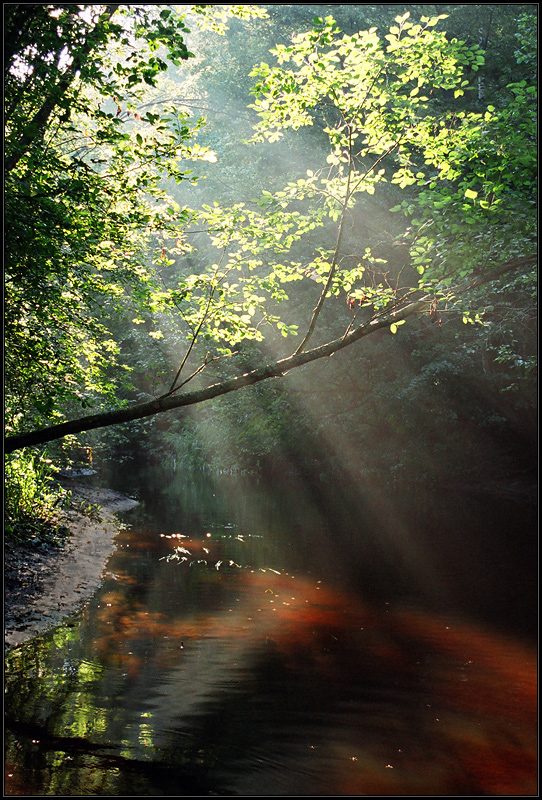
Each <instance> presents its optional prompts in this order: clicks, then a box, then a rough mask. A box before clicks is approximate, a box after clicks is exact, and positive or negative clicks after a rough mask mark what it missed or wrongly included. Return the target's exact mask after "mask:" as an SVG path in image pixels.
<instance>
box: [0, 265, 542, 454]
mask: <svg viewBox="0 0 542 800" xmlns="http://www.w3.org/2000/svg"><path fill="white" fill-rule="evenodd" d="M536 263H537V256H536V255H534V256H528V257H526V258H523V259H517V260H514V261H508V262H506V263H504V264H501V265H499V266H498V267H496V268H495V269H494V270H492V271H491V272H489V273H486V274H484V275H479V276H476V277H475V278H473V279H472V280H471V281H468V282H466V283H464V284H461V285H459V286H457V287H455V288H454V289H453V291H454V294H456V295H457V294H465V293H466V292H467V291H470V290H472V289H474V288H477V287H478V286H482V285H484V284H487V283H490V282H491V281H493V280H495V279H496V278H498V277H500V276H501V275H503V274H505V273H507V272H511V271H512V270H514V269H519V268H520V267H530V266H534V265H535V264H536ZM432 299H433V296H432V295H429V294H427V295H425V296H424V297H422V298H420V299H419V300H416V301H414V302H412V303H409V304H408V305H406V306H404V307H403V308H395V309H393V310H392V311H390V312H389V313H388V314H384V315H382V316H380V317H379V318H378V319H373V320H371V321H369V322H367V323H365V324H363V325H361V326H359V327H358V328H355V329H354V330H353V331H350V333H348V334H347V335H346V336H342V337H341V338H340V339H334V340H333V341H331V342H327V343H326V344H323V345H320V346H319V347H315V348H313V349H312V350H307V351H304V352H301V353H294V355H291V356H288V357H286V358H283V359H280V360H278V361H275V362H273V363H271V364H267V365H265V366H262V367H259V368H258V369H254V370H251V371H250V372H247V373H245V374H244V375H239V376H237V377H235V378H230V379H229V380H225V381H221V382H220V383H215V384H212V385H211V386H208V387H207V388H205V389H198V390H196V391H193V392H187V393H186V394H182V395H179V396H177V395H172V394H167V395H164V396H163V397H158V398H156V399H155V400H151V401H150V402H148V403H139V404H137V405H134V406H130V407H128V408H122V409H117V410H115V411H108V412H103V413H101V414H94V415H92V416H87V417H81V418H79V419H76V420H72V421H69V422H62V423H60V424H58V425H53V426H51V427H50V428H43V429H42V430H38V431H33V432H31V433H23V434H18V435H16V436H10V437H8V438H7V439H6V440H5V452H6V453H11V452H13V451H14V450H19V449H20V448H22V447H32V446H34V445H39V444H45V443H46V442H51V441H54V440H56V439H62V438H63V437H64V436H68V435H70V434H77V433H82V432H83V431H90V430H95V429H96V428H104V427H110V426H111V425H118V424H121V423H124V422H133V421H134V420H137V419H144V418H145V417H152V416H154V415H155V414H161V413H162V412H164V411H172V410H174V409H176V408H183V407H186V406H191V405H197V404H199V403H203V402H205V401H207V400H212V399H214V398H215V397H221V396H222V395H226V394H230V393H231V392H236V391H239V389H243V388H244V387H246V386H253V385H254V384H256V383H260V382H261V381H264V380H268V379H269V378H278V377H282V376H283V375H285V374H286V373H287V372H290V370H293V369H298V368H299V367H302V366H304V365H305V364H309V363H310V362H312V361H317V360H318V359H320V358H328V357H329V356H332V355H333V354H334V353H337V352H339V351H340V350H344V349H345V348H346V347H350V345H352V344H354V343H355V342H357V341H359V340H360V339H363V338H365V337H366V336H369V335H370V334H371V333H374V332H375V331H377V330H381V329H382V328H387V327H389V326H390V325H392V324H393V323H394V322H395V323H397V322H400V321H401V320H405V319H407V318H408V317H411V316H414V315H416V314H419V313H420V312H422V311H424V310H425V309H426V308H427V306H428V305H429V304H430V302H431V300H432Z"/></svg>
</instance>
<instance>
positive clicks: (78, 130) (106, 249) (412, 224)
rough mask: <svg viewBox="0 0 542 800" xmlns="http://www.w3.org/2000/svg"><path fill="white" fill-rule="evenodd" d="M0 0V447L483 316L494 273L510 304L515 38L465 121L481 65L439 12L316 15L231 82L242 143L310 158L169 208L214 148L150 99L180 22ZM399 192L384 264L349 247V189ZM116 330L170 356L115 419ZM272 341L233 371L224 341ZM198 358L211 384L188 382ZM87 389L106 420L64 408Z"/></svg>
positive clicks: (530, 246) (174, 58)
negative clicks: (245, 193)
mask: <svg viewBox="0 0 542 800" xmlns="http://www.w3.org/2000/svg"><path fill="white" fill-rule="evenodd" d="M8 8H12V9H13V10H12V11H10V12H9V13H8V24H7V26H6V27H7V29H8V30H9V31H10V34H9V35H10V42H11V43H12V46H11V50H10V51H9V52H8V53H7V61H6V64H7V71H6V75H7V79H6V85H7V91H6V109H7V110H6V126H7V130H6V215H7V220H6V222H7V224H6V230H7V232H8V236H7V243H6V244H7V254H8V257H7V259H6V278H7V283H6V286H7V290H6V291H7V304H6V306H7V309H8V313H7V319H6V333H7V351H6V352H7V375H8V380H7V386H8V404H9V405H8V407H9V411H8V432H9V433H10V434H11V435H10V436H9V438H8V440H7V445H6V446H7V449H8V450H12V449H16V448H17V447H21V446H25V445H30V444H35V443H39V442H45V441H50V440H52V439H55V438H59V437H62V436H64V435H66V434H68V433H77V432H81V431H84V430H89V429H92V428H96V427H101V426H103V425H110V424H115V423H119V422H122V421H128V420H132V419H137V418H141V417H144V416H148V415H151V414H155V413H159V412H161V411H165V410H169V409H172V408H176V407H182V406H184V405H189V404H192V403H199V402H202V401H205V400H207V399H210V398H212V397H216V396H220V395H222V394H226V393H229V392H231V391H235V390H237V389H238V388H241V387H242V386H246V385H251V384H254V383H257V382H259V381H261V380H265V379H267V378H270V377H275V376H280V375H282V374H284V373H285V372H287V371H289V370H291V369H293V368H296V367H299V366H302V365H303V364H306V363H308V362H310V361H313V360H316V359H318V358H322V357H325V356H329V355H331V354H332V353H334V352H337V351H338V350H341V349H344V348H345V347H347V346H349V345H351V344H353V343H354V342H356V341H358V340H359V339H361V338H363V337H365V336H367V335H369V334H371V333H373V332H374V331H376V330H379V329H382V328H389V330H390V331H391V332H392V333H396V332H398V330H399V326H401V325H402V324H403V323H405V322H406V320H407V319H408V318H411V317H413V316H416V315H418V314H420V313H423V312H429V313H430V314H431V315H432V316H436V315H437V310H438V313H441V312H444V313H447V314H455V315H457V316H458V318H459V319H462V320H463V321H464V322H465V323H470V322H472V323H479V324H481V325H492V324H494V317H493V316H492V314H493V313H494V307H490V306H489V304H488V303H487V295H486V294H484V293H481V291H480V287H485V286H487V285H488V284H490V286H491V287H492V288H493V290H495V287H497V286H498V285H499V284H498V281H499V279H500V277H501V276H502V275H507V276H508V275H509V277H507V281H509V282H510V281H512V282H513V284H514V287H513V288H514V290H516V291H517V292H518V293H519V294H522V295H523V296H524V295H525V294H531V293H532V286H533V281H534V272H533V270H534V266H535V264H536V253H535V243H534V242H535V231H536V216H535V186H536V184H535V176H536V161H535V146H536V84H535V83H534V80H533V76H532V74H529V73H532V69H530V68H529V57H528V54H529V52H530V50H529V45H528V37H527V36H526V34H525V26H524V28H523V29H521V30H519V31H518V42H519V45H518V53H520V54H521V59H523V63H524V64H525V66H526V70H525V77H524V78H521V79H519V80H515V81H514V82H513V83H511V84H509V85H508V86H507V90H506V93H504V95H503V98H504V99H503V100H502V101H501V102H500V105H499V106H498V107H497V105H487V106H486V107H485V108H483V109H482V110H480V108H473V103H472V102H471V97H472V93H473V91H474V87H475V86H476V82H475V77H476V74H477V72H478V71H479V69H480V68H482V67H483V65H484V53H483V51H482V49H481V48H480V46H479V45H478V44H470V45H467V44H466V43H465V42H464V41H461V40H458V39H456V38H451V39H450V38H448V37H447V36H446V34H445V33H444V32H443V30H441V28H442V27H444V25H443V23H444V22H445V15H442V14H439V15H436V16H422V17H421V18H420V20H419V21H414V20H412V19H410V15H409V14H408V13H405V14H400V15H398V16H397V18H396V19H395V21H394V24H393V25H392V26H391V27H390V29H389V31H388V32H387V33H383V32H382V31H381V30H379V29H376V28H370V29H369V30H366V31H361V32H356V33H354V34H348V35H347V34H344V33H343V32H342V31H341V30H340V29H339V28H338V26H337V25H336V23H335V21H334V20H333V19H332V18H331V17H325V18H319V19H316V20H315V21H314V27H313V29H312V30H310V31H308V32H305V33H301V34H299V35H296V36H294V37H293V38H292V40H291V43H288V44H282V45H279V46H277V47H276V48H275V50H274V51H273V56H274V58H275V64H274V65H269V64H266V63H261V64H260V65H259V66H257V67H255V69H254V70H253V73H252V77H253V78H254V79H255V81H256V82H255V85H254V89H253V110H254V112H255V113H256V114H257V116H258V119H259V121H258V122H257V124H256V126H255V129H254V132H253V138H252V141H253V143H254V142H260V143H262V142H263V143H266V142H267V143H268V145H269V146H270V147H273V146H274V143H276V142H278V141H280V140H282V139H283V138H284V137H286V139H287V140H288V141H290V140H291V139H292V137H295V136H296V135H299V132H300V131H301V130H302V129H310V130H313V131H314V136H315V139H314V141H315V142H316V143H317V144H318V147H317V148H315V157H314V164H313V165H312V167H311V169H308V170H306V171H305V173H304V174H302V175H300V176H299V177H298V178H297V179H296V180H294V181H291V182H289V183H288V184H287V185H286V186H283V187H281V188H280V189H279V190H276V189H275V188H273V190H272V191H264V192H263V193H262V194H261V196H259V197H247V199H246V201H244V202H237V203H235V204H232V205H230V206H229V207H225V206H219V205H218V204H217V203H210V204H207V205H205V206H204V207H203V208H201V209H199V210H190V209H188V208H187V207H184V206H181V205H180V204H179V203H176V202H175V201H174V200H173V199H172V197H171V196H170V193H168V192H167V191H166V186H168V185H171V184H181V185H184V184H185V183H188V182H191V181H193V180H195V177H194V175H193V173H192V172H191V171H190V170H189V168H188V165H189V162H191V161H196V160H203V161H212V160H213V159H214V158H215V156H214V154H213V152H212V151H211V150H209V149H208V148H206V147H204V146H202V145H201V144H199V143H198V129H199V123H197V124H193V122H192V121H191V119H190V118H189V115H188V113H187V112H186V111H182V110H181V111H179V110H178V109H177V108H175V107H173V106H172V107H168V106H167V104H164V103H163V102H161V103H160V105H159V106H156V105H155V106H152V91H153V90H154V89H155V88H156V87H157V85H158V79H159V76H160V75H161V74H162V73H164V72H165V71H166V69H167V68H168V63H173V64H175V63H176V62H178V61H180V60H182V59H185V58H187V57H189V55H190V53H189V51H188V50H187V48H186V46H185V45H184V42H183V38H182V37H183V35H184V34H185V32H186V17H183V16H179V15H178V14H177V13H174V12H172V11H171V10H170V8H169V7H165V6H147V5H144V6H139V5H137V6H120V5H119V6H117V5H109V6H99V7H96V6H92V7H88V6H87V7H85V6H61V7H57V6H52V5H48V6H28V7H27V6H14V7H8ZM218 8H219V9H221V14H220V16H219V18H218V21H217V17H216V15H214V13H213V8H212V7H208V6H192V7H190V10H191V11H192V12H193V13H195V14H196V15H197V17H199V18H201V19H202V20H205V21H207V22H209V23H210V24H211V25H212V26H214V27H215V28H216V27H217V26H220V24H221V23H222V22H223V19H221V17H223V16H224V11H225V10H227V12H228V14H234V15H236V16H245V15H247V14H255V13H258V12H257V10H256V9H255V8H253V7H249V6H226V7H218ZM26 9H33V10H26ZM85 9H92V13H91V14H90V12H89V11H85ZM259 13H262V12H261V10H260V12H259ZM521 59H520V58H518V60H521ZM149 92H150V94H149ZM149 108H151V109H152V110H149ZM324 146H325V155H324V157H323V158H322V159H320V158H319V153H320V152H322V148H323V147H324ZM399 192H400V193H401V194H402V196H401V198H400V199H399V202H397V200H395V201H394V204H393V208H392V211H394V212H395V214H396V216H397V220H398V223H397V227H398V229H399V233H398V235H397V236H396V237H395V244H396V246H399V247H398V250H397V252H400V253H401V257H400V258H396V259H395V260H393V261H392V260H389V259H385V258H383V257H382V255H381V254H379V253H375V252H373V250H372V249H371V247H368V246H365V245H364V243H363V240H362V237H360V236H359V235H357V233H356V221H357V220H359V216H360V213H362V210H363V207H364V205H363V204H364V203H366V202H367V197H373V196H377V194H378V195H383V196H385V197H391V196H392V195H394V196H395V195H396V193H399ZM204 234H205V235H206V236H207V243H206V244H204V245H200V246H199V251H200V256H199V262H198V263H199V267H198V269H197V270H196V271H194V272H190V270H187V269H186V264H190V260H191V259H193V258H195V257H196V256H197V252H198V251H197V246H196V243H197V242H199V241H200V240H201V239H202V237H203V235H204ZM181 264H182V265H184V266H182V267H181V266H180V265H181ZM298 287H299V289H300V288H301V287H306V289H305V290H304V292H301V294H300V293H299V291H298ZM308 287H311V291H309V289H308ZM312 289H314V290H316V296H315V297H314V296H313V292H312ZM300 297H302V298H303V299H304V300H305V302H304V303H303V304H301V306H299V303H298V300H299V298H300ZM336 297H342V298H344V301H345V302H346V303H347V305H348V307H349V309H350V311H351V314H350V316H349V317H348V319H347V321H346V323H345V322H344V321H343V320H342V319H339V318H338V319H337V325H335V326H334V329H333V332H332V334H331V335H329V330H328V329H327V328H326V327H325V326H323V327H322V325H321V323H322V319H323V311H324V308H327V307H328V306H329V304H330V302H333V298H336ZM307 298H309V302H310V305H309V306H308V307H307V306H306V300H307ZM310 298H312V300H310ZM309 309H310V310H309ZM130 319H131V320H132V321H133V322H134V323H135V324H141V325H143V326H146V329H147V333H148V335H149V336H150V337H151V338H153V339H155V340H160V338H161V337H163V336H165V334H168V335H169V336H170V337H171V340H170V341H171V350H172V352H173V353H174V358H175V366H174V368H173V371H172V374H171V375H170V376H169V377H168V378H167V379H165V380H164V381H163V383H162V385H160V386H157V387H156V390H155V393H154V396H153V397H152V398H150V399H148V400H146V401H145V402H143V403H139V404H135V405H134V404H132V405H126V404H124V405H125V407H123V403H122V402H121V403H120V404H119V400H118V398H119V396H120V393H119V388H120V387H121V386H122V379H121V376H122V375H123V374H124V370H123V369H122V360H120V363H119V344H118V341H117V339H116V338H115V335H114V331H115V330H118V325H119V324H125V322H124V323H123V322H122V320H130ZM115 326H117V327H115ZM341 326H342V327H341ZM276 332H278V334H279V338H280V339H282V340H283V342H284V348H283V350H282V352H281V353H280V357H278V358H277V359H275V360H272V361H271V362H269V363H264V364H263V365H261V366H257V367H256V368H254V369H252V370H250V369H249V370H248V371H246V369H244V367H243V363H244V362H243V361H241V365H240V368H239V370H236V368H235V361H234V359H235V356H236V354H237V353H239V356H240V357H242V347H243V344H244V343H246V342H249V341H254V342H261V341H262V340H263V339H264V338H265V337H267V338H269V336H270V335H271V337H273V336H274V334H275V333H276ZM291 337H295V338H293V341H294V342H295V344H294V345H293V346H290V345H289V342H290V340H291ZM239 351H241V352H239ZM225 358H227V361H226V362H224V359H225ZM219 359H220V360H221V363H227V364H228V365H231V372H230V373H229V375H226V376H225V377H224V376H222V377H221V378H219V379H218V380H217V381H216V382H215V383H212V382H209V381H208V382H207V383H204V381H203V379H204V377H205V375H206V374H210V375H211V376H212V375H213V372H212V369H213V365H215V366H216V362H217V360H219ZM113 367H115V369H113ZM189 381H194V385H195V386H197V388H195V389H193V391H191V392H187V391H186V390H185V388H184V387H185V386H186V384H187V383H188V382H189ZM198 381H199V383H198ZM100 397H101V398H105V401H106V402H107V403H109V408H110V409H111V405H117V406H119V405H120V407H117V408H116V409H114V410H103V411H99V412H98V413H95V414H93V415H92V416H90V417H84V418H81V419H78V418H75V419H73V417H76V416H77V415H76V413H75V409H76V404H77V403H79V404H80V405H86V404H89V403H91V402H96V398H100ZM101 402H104V401H103V400H102V401H101ZM66 417H71V418H72V421H71V422H63V421H62V420H64V419H66ZM52 422H55V423H56V424H54V425H53V426H51V427H47V428H44V427H43V426H44V425H49V426H50V425H51V423H52ZM33 428H38V429H39V430H37V432H36V431H33ZM25 432H28V433H25Z"/></svg>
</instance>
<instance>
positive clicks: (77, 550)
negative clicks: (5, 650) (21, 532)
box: [4, 481, 138, 646]
mask: <svg viewBox="0 0 542 800" xmlns="http://www.w3.org/2000/svg"><path fill="white" fill-rule="evenodd" d="M66 486H67V487H68V484H66ZM69 489H70V491H71V492H72V507H71V508H70V509H68V510H67V511H65V512H64V513H63V515H62V519H61V523H62V524H63V525H65V526H66V527H67V528H68V529H69V530H70V533H71V536H70V537H69V538H68V539H66V541H65V543H64V544H62V545H61V546H60V547H55V546H52V545H38V546H22V545H12V544H8V545H6V546H5V549H4V575H5V579H4V598H5V599H4V641H5V646H11V645H16V644H20V643H21V642H24V641H27V640H28V639H31V638H32V637H33V636H36V635H37V634H40V633H44V632H45V631H47V630H48V629H50V628H53V627H54V626H55V625H58V624H59V623H60V622H61V621H62V619H63V618H64V617H66V616H68V615H69V614H72V613H74V612H75V611H76V610H77V609H78V608H79V607H80V606H81V605H83V604H84V603H85V601H87V600H88V599H89V598H90V597H91V596H92V595H93V594H94V592H95V591H96V589H97V588H98V586H99V585H100V582H101V580H102V575H103V571H104V567H105V564H106V562H107V559H108V558H109V556H110V555H111V553H112V552H113V551H114V549H115V542H114V540H115V536H116V534H117V533H118V532H119V530H120V529H121V523H120V522H119V521H118V519H117V518H116V516H115V515H116V513H117V512H119V511H126V510H128V509H130V508H133V507H134V506H136V505H137V504H138V503H137V500H132V499H130V498H128V497H124V496H123V495H121V494H119V493H118V492H113V491H111V490H109V489H96V488H93V487H91V486H86V485H85V484H83V483H76V482H75V481H70V482H69ZM81 503H84V504H87V505H88V504H91V505H92V506H93V507H94V508H93V511H92V514H91V515H89V514H84V513H81V512H80V511H78V510H76V509H77V508H78V507H80V506H81ZM96 507H98V509H96Z"/></svg>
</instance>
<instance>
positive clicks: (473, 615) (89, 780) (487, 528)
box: [5, 467, 537, 796]
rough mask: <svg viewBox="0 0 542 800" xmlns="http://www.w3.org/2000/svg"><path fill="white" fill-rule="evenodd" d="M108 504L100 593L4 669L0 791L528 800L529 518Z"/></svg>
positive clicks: (286, 500) (298, 480)
mask: <svg viewBox="0 0 542 800" xmlns="http://www.w3.org/2000/svg"><path fill="white" fill-rule="evenodd" d="M112 483H114V484H115V485H112V488H115V489H120V490H123V491H125V492H127V493H128V494H133V493H137V496H138V497H139V499H140V501H141V502H140V505H139V506H138V507H137V508H136V509H134V510H132V511H130V512H127V513H126V514H125V515H124V517H123V519H124V521H125V522H126V523H127V528H126V529H125V530H123V531H122V532H121V533H120V534H119V535H118V537H117V543H116V551H115V552H114V554H113V555H112V557H111V558H110V560H109V562H108V564H107V568H106V572H105V575H104V581H103V585H102V586H101V588H100V590H99V591H98V592H97V593H96V594H95V595H94V597H93V598H92V600H91V601H90V602H88V603H87V605H86V606H85V607H84V608H83V609H82V610H81V611H80V612H79V613H78V614H76V615H74V616H72V617H71V618H69V619H67V620H66V621H65V622H64V623H63V624H62V625H61V626H59V627H57V628H56V629H54V630H53V631H51V632H50V633H48V634H47V635H44V636H41V637H38V638H35V639H33V640H32V641H30V642H27V643H25V644H22V645H20V646H17V647H14V648H12V649H11V650H10V651H9V652H8V656H7V667H6V676H5V686H6V703H5V708H6V714H7V720H8V721H7V728H6V748H7V749H6V761H5V767H6V774H7V776H8V777H7V780H6V787H7V789H6V792H7V794H12V795H26V796H36V795H38V796H39V795H49V796H55V795H56V796H58V795H60V796H62V795H68V796H69V795H74V796H80V795H109V796H137V795H155V796H201V795H240V796H277V795H285V796H315V795H320V796H322V795H328V796H337V795H338V796H340V795H369V796H370V795H373V796H380V795H383V796H409V795H412V796H439V795H440V796H442V795H444V796H454V795H455V796H457V795H460V796H473V795H475V796H495V795H536V794H537V783H536V779H537V766H536V758H537V720H536V711H537V701H536V678H537V671H536V646H535V641H534V637H535V635H536V604H537V593H536V578H537V569H536V563H537V562H536V530H537V529H536V511H535V508H534V507H533V505H532V504H529V503H525V502H515V501H514V500H511V499H507V498H500V499H498V498H497V499H496V498H494V497H493V498H492V497H489V496H486V495H477V494H476V493H474V492H467V491H464V492H462V493H458V492H443V491H439V492H437V491H433V492H428V491H425V490H423V491H422V490H416V491H415V492H408V493H405V492H399V491H397V490H394V489H392V488H382V487H379V488H376V487H362V488H361V489H360V488H359V487H358V488H357V489H356V491H350V490H347V489H345V488H344V487H323V486H315V485H314V484H313V483H310V482H307V481H304V480H303V479H302V477H301V476H299V475H295V474H292V475H285V476H284V479H283V480H282V481H281V482H280V485H278V484H275V485H266V484H265V483H264V482H263V481H262V480H260V479H258V478H256V477H255V476H246V475H231V474H217V473H202V472H196V473H189V472H186V471H184V470H183V471H181V470H179V471H178V472H175V473H171V472H168V471H166V470H165V469H159V468H157V467H154V468H152V469H151V468H149V469H146V470H143V469H142V470H140V471H131V472H128V471H127V470H118V471H117V475H116V478H115V479H114V480H113V478H112V479H111V481H110V482H109V484H108V485H111V484H112Z"/></svg>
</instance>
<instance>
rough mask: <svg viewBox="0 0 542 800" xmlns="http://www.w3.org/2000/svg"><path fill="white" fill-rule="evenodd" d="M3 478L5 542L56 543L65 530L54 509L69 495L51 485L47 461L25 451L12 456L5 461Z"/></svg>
mask: <svg viewBox="0 0 542 800" xmlns="http://www.w3.org/2000/svg"><path fill="white" fill-rule="evenodd" d="M4 475H5V484H4V485H5V501H6V502H5V509H4V515H5V533H6V536H7V538H9V539H13V540H15V541H29V540H31V541H34V542H36V541H42V542H43V541H45V542H49V543H56V542H59V541H60V540H61V539H62V537H63V536H64V535H65V533H66V529H65V528H64V527H63V526H61V525H59V523H58V519H57V518H56V509H58V508H59V507H61V506H63V505H64V504H66V503H67V502H68V501H69V493H68V492H66V490H64V489H62V488H61V487H60V486H59V485H58V484H56V483H55V482H54V478H53V475H54V472H53V470H52V467H51V460H50V459H46V458H44V457H43V456H41V455H39V454H38V453H33V452H31V451H28V450H26V451H22V452H20V453H17V454H12V455H10V456H7V457H6V463H5V473H4Z"/></svg>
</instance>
